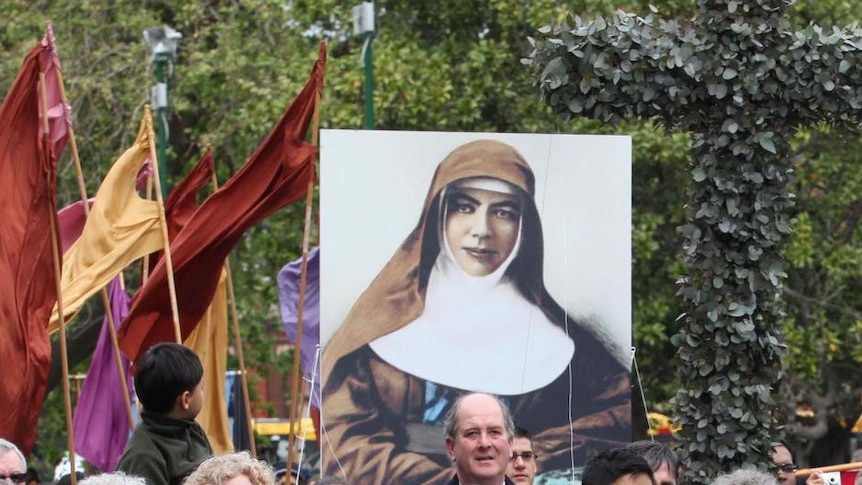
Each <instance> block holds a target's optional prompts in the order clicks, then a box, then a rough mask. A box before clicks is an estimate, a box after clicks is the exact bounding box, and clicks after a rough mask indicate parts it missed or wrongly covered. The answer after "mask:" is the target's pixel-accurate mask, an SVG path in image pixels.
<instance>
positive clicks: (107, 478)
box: [78, 472, 147, 485]
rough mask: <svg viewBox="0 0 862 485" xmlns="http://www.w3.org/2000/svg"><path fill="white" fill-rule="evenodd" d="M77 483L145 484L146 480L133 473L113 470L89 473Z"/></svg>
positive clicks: (84, 484) (83, 484)
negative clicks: (94, 473) (95, 473)
mask: <svg viewBox="0 0 862 485" xmlns="http://www.w3.org/2000/svg"><path fill="white" fill-rule="evenodd" d="M78 485H147V481H146V480H144V479H143V478H142V477H138V476H135V475H127V474H125V473H123V472H113V473H100V474H98V475H90V476H89V477H87V478H85V479H83V480H81V481H80V482H78Z"/></svg>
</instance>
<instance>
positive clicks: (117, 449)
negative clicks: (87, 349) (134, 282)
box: [73, 274, 132, 472]
mask: <svg viewBox="0 0 862 485" xmlns="http://www.w3.org/2000/svg"><path fill="white" fill-rule="evenodd" d="M120 278H122V274H120V275H118V276H117V277H115V278H114V279H113V280H112V281H111V285H110V286H109V289H108V295H109V297H110V300H111V312H113V317H114V326H115V327H119V326H120V323H121V322H122V321H123V319H124V318H126V315H128V314H129V303H130V301H131V300H130V298H129V295H128V294H127V293H126V290H124V289H123V288H122V285H121V284H120ZM121 357H122V360H123V373H124V381H125V383H124V384H125V385H122V386H121V384H120V379H119V378H118V376H117V364H116V362H115V360H114V350H113V349H112V347H111V335H110V333H109V330H108V317H107V316H105V320H104V323H103V324H102V333H101V334H99V342H98V343H97V344H96V351H95V352H94V353H93V361H92V362H91V363H90V370H89V371H88V372H87V378H86V379H84V384H83V385H82V387H81V394H80V396H78V404H77V406H76V407H75V417H74V419H73V426H74V434H75V450H76V451H77V453H78V454H79V455H81V456H82V457H84V458H85V459H86V460H87V461H88V462H90V463H92V464H93V465H94V466H96V467H97V468H98V469H99V470H101V471H103V472H112V471H114V467H116V466H117V462H118V461H120V456H121V455H122V454H123V448H125V446H126V441H127V440H128V438H129V432H130V431H131V429H130V428H129V417H128V412H127V411H126V401H125V399H123V395H122V394H121V392H127V393H129V396H132V377H131V374H130V372H129V360H128V359H126V357H125V356H123V355H122V354H121Z"/></svg>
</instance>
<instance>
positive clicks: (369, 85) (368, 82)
mask: <svg viewBox="0 0 862 485" xmlns="http://www.w3.org/2000/svg"><path fill="white" fill-rule="evenodd" d="M366 35H367V37H366V38H365V39H366V42H367V44H368V45H367V47H366V48H365V59H364V62H363V64H364V65H365V128H366V129H369V130H373V129H374V55H373V53H372V49H371V44H372V42H373V41H374V32H369V33H368V34H366Z"/></svg>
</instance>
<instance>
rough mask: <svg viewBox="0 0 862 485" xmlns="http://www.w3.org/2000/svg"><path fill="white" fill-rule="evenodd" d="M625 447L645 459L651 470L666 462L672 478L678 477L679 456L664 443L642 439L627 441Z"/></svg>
mask: <svg viewBox="0 0 862 485" xmlns="http://www.w3.org/2000/svg"><path fill="white" fill-rule="evenodd" d="M625 447H626V448H628V449H630V450H631V451H634V452H635V453H636V454H637V455H639V456H641V457H642V458H643V459H644V460H646V462H647V463H648V464H649V467H650V468H652V471H656V470H658V469H659V468H661V466H662V464H664V463H667V467H668V471H669V472H670V474H671V476H672V477H673V479H674V480H676V479H677V478H678V477H677V470H678V469H679V458H677V457H676V455H675V454H674V452H673V451H671V450H670V448H668V447H667V446H665V445H664V444H662V443H659V442H658V441H647V440H643V441H635V442H634V443H629V444H627V445H626V446H625Z"/></svg>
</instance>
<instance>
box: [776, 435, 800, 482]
mask: <svg viewBox="0 0 862 485" xmlns="http://www.w3.org/2000/svg"><path fill="white" fill-rule="evenodd" d="M770 456H771V457H772V463H774V464H775V466H776V474H777V477H778V482H779V483H781V484H782V485H793V484H795V483H796V470H798V469H799V467H798V466H797V465H796V458H795V457H794V456H793V452H792V451H790V447H789V446H787V444H786V443H784V442H782V441H777V442H775V443H772V451H771V452H770Z"/></svg>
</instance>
